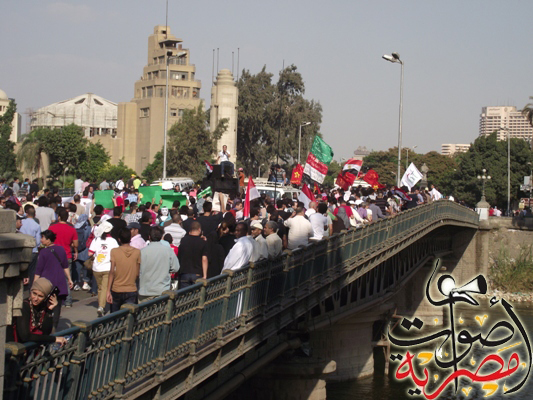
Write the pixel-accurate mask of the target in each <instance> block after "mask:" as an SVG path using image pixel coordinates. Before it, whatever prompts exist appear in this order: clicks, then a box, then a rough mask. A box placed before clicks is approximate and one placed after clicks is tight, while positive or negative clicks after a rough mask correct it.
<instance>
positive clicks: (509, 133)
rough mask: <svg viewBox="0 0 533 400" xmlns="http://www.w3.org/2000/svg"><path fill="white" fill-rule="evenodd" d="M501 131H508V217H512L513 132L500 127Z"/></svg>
mask: <svg viewBox="0 0 533 400" xmlns="http://www.w3.org/2000/svg"><path fill="white" fill-rule="evenodd" d="M500 131H507V216H508V217H510V216H511V131H510V130H509V129H507V128H506V127H503V126H502V127H500Z"/></svg>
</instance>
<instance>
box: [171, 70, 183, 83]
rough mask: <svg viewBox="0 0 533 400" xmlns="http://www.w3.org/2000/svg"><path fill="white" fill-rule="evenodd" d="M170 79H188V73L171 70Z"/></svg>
mask: <svg viewBox="0 0 533 400" xmlns="http://www.w3.org/2000/svg"><path fill="white" fill-rule="evenodd" d="M170 79H176V80H181V81H186V80H187V73H186V72H180V71H170Z"/></svg>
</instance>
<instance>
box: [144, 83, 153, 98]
mask: <svg viewBox="0 0 533 400" xmlns="http://www.w3.org/2000/svg"><path fill="white" fill-rule="evenodd" d="M153 96H154V87H153V86H147V87H146V97H153Z"/></svg>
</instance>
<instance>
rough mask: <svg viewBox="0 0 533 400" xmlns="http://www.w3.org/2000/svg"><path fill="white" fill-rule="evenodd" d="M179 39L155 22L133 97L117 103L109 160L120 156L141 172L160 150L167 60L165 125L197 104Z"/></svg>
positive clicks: (190, 67)
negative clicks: (115, 126) (115, 138)
mask: <svg viewBox="0 0 533 400" xmlns="http://www.w3.org/2000/svg"><path fill="white" fill-rule="evenodd" d="M181 43H182V40H181V39H178V38H176V37H175V36H173V35H172V34H171V33H170V28H168V27H167V26H164V25H158V26H156V27H155V28H154V33H153V34H152V35H150V36H149V37H148V60H147V64H146V66H145V67H144V68H143V74H142V76H141V78H140V79H139V80H138V81H137V82H135V85H134V97H133V99H132V100H131V101H130V102H128V103H119V104H118V125H117V138H118V139H119V140H117V141H116V142H115V143H114V147H113V148H112V149H110V153H111V156H112V160H111V161H112V162H113V163H116V162H118V160H120V159H121V158H122V157H124V163H125V164H126V165H127V166H129V167H131V168H133V169H134V170H135V171H137V173H142V171H143V170H144V168H146V166H147V165H148V164H149V163H151V162H152V161H153V160H154V156H155V154H156V153H157V152H158V151H161V150H162V148H163V139H164V127H165V97H166V82H167V74H166V68H167V62H168V65H169V76H168V91H169V93H168V95H169V96H168V128H169V129H170V127H171V126H172V125H173V124H175V123H176V122H178V121H179V120H180V118H181V116H182V115H183V111H184V110H186V109H193V108H197V107H198V106H199V105H200V103H201V99H200V88H201V86H202V85H201V82H200V81H197V80H196V79H195V73H196V68H195V66H194V65H193V64H190V53H189V50H188V49H184V48H182V45H181ZM169 56H170V58H169ZM104 145H105V144H104ZM106 147H107V146H106Z"/></svg>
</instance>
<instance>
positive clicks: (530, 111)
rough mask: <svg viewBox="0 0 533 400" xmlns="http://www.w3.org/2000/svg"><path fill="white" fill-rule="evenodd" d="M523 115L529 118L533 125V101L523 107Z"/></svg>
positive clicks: (532, 97) (530, 98)
mask: <svg viewBox="0 0 533 400" xmlns="http://www.w3.org/2000/svg"><path fill="white" fill-rule="evenodd" d="M529 100H533V96H529ZM522 115H524V117H526V118H527V120H528V121H529V123H530V124H531V126H533V103H528V104H526V105H525V107H524V108H523V109H522Z"/></svg>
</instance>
